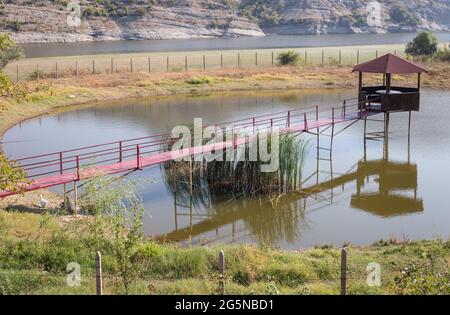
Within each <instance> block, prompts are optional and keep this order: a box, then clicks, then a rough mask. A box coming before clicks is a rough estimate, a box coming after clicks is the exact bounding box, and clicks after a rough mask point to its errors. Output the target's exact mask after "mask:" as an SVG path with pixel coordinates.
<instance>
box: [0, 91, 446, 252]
mask: <svg viewBox="0 0 450 315" xmlns="http://www.w3.org/2000/svg"><path fill="white" fill-rule="evenodd" d="M354 93H355V92H354V91H350V90H308V91H290V92H277V93H265V92H258V93H233V94H232V95H226V94H219V95H214V96H197V97H192V96H176V97H160V98H148V99H141V100H129V101H126V102H122V103H120V104H109V105H93V106H87V107H84V108H82V109H78V110H73V111H68V112H63V113H60V114H53V115H47V116H43V117H39V118H34V119H31V120H28V121H25V122H22V123H21V124H19V125H16V126H15V127H13V128H12V129H10V130H9V131H7V132H6V134H5V135H4V139H3V141H4V144H3V148H4V150H5V152H6V154H7V155H8V156H11V157H15V158H18V157H22V156H30V155H34V154H40V153H47V152H51V151H59V150H61V149H69V148H74V147H80V146H88V145H91V144H98V143H104V142H109V141H115V140H120V139H126V138H134V137H140V136H145V135H149V134H154V133H157V132H159V131H161V130H164V129H166V128H167V127H168V126H173V125H177V124H191V123H192V122H193V118H194V117H202V118H203V119H204V123H205V124H206V123H208V122H223V121H230V120H233V119H237V118H243V117H251V116H252V115H255V114H265V113H271V112H278V111H282V110H287V109H293V108H299V107H306V106H311V105H315V104H321V105H322V106H336V104H341V103H342V100H343V99H345V98H349V97H352V96H354ZM449 105H450V93H449V92H436V91H428V92H427V91H425V92H424V93H423V95H422V108H421V111H420V112H419V113H414V114H413V120H412V136H411V143H410V146H408V137H407V125H408V114H407V113H398V114H392V115H391V123H390V140H389V142H388V146H387V147H385V146H384V144H383V141H368V142H367V147H366V151H364V141H363V123H361V122H359V123H357V124H355V125H353V126H352V127H350V128H348V129H346V130H345V131H344V132H342V133H340V134H339V135H338V136H336V137H335V143H334V150H333V159H332V164H330V162H329V161H326V160H319V176H316V173H315V172H316V171H317V165H318V163H317V159H316V157H317V156H316V142H315V137H314V136H309V135H307V136H305V137H307V138H310V139H311V142H310V143H311V147H310V150H309V151H308V156H307V158H306V163H305V168H304V175H303V179H305V180H306V179H307V178H308V177H310V176H311V178H310V179H309V180H308V181H306V182H305V184H304V187H305V188H310V189H311V190H312V191H314V193H312V194H310V195H309V196H308V197H305V196H304V195H301V194H297V193H291V194H287V195H285V196H284V197H283V198H281V199H280V200H279V203H278V204H277V206H276V207H273V206H272V204H271V203H270V202H267V201H264V200H263V201H262V202H260V200H224V199H221V198H219V197H218V196H209V195H207V194H203V195H202V194H200V195H201V197H198V198H197V199H196V200H194V208H193V213H192V214H193V215H192V226H191V221H190V216H189V211H188V210H186V209H182V208H180V207H179V208H178V209H175V208H174V200H173V194H172V191H171V190H170V189H169V188H168V186H166V185H165V183H164V176H163V171H162V170H161V169H160V167H152V168H148V169H144V170H143V171H139V172H135V173H133V174H132V175H130V176H131V177H132V178H137V179H139V180H142V185H141V187H140V188H139V193H140V195H141V196H142V198H143V200H144V203H145V209H146V213H145V216H144V228H145V233H146V235H148V236H153V237H162V236H165V237H166V238H167V239H168V240H172V241H181V242H188V241H189V239H190V238H192V241H193V243H195V244H203V243H264V244H271V245H274V246H280V247H282V248H299V247H307V246H313V245H317V244H330V243H331V244H336V245H341V244H343V243H344V242H351V243H353V244H361V245H363V244H370V243H372V242H373V241H375V240H377V239H380V238H384V239H386V238H389V237H397V238H408V239H424V238H426V239H430V238H436V237H449V236H450V208H449V206H448V183H449V179H450V159H449V157H450V133H449V129H448V121H450V106H449ZM380 129H381V130H382V125H380V123H377V122H370V123H369V131H379V130H380ZM327 141H329V138H327V137H326V136H323V137H322V139H321V146H326V145H327ZM322 154H324V153H322ZM321 157H322V158H325V159H326V158H327V154H326V153H325V154H324V155H322V156H321ZM317 184H319V185H317ZM187 197H188V194H187V191H180V192H178V198H179V199H178V200H179V202H180V203H182V202H183V201H184V202H185V201H186V200H187V199H186V198H187ZM36 203H38V200H37V201H36Z"/></svg>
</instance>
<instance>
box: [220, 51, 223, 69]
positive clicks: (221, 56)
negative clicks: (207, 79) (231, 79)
mask: <svg viewBox="0 0 450 315" xmlns="http://www.w3.org/2000/svg"><path fill="white" fill-rule="evenodd" d="M220 69H222V70H223V54H220Z"/></svg>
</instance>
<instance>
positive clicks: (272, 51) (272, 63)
mask: <svg viewBox="0 0 450 315" xmlns="http://www.w3.org/2000/svg"><path fill="white" fill-rule="evenodd" d="M274 65H275V64H274V53H273V51H272V67H273V66H274Z"/></svg>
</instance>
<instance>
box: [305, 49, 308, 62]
mask: <svg viewBox="0 0 450 315" xmlns="http://www.w3.org/2000/svg"><path fill="white" fill-rule="evenodd" d="M307 63H308V51H307V50H305V66H306V64H307Z"/></svg>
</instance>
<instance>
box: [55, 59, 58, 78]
mask: <svg viewBox="0 0 450 315" xmlns="http://www.w3.org/2000/svg"><path fill="white" fill-rule="evenodd" d="M55 74H56V78H57V79H58V61H57V62H56V64H55Z"/></svg>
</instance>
